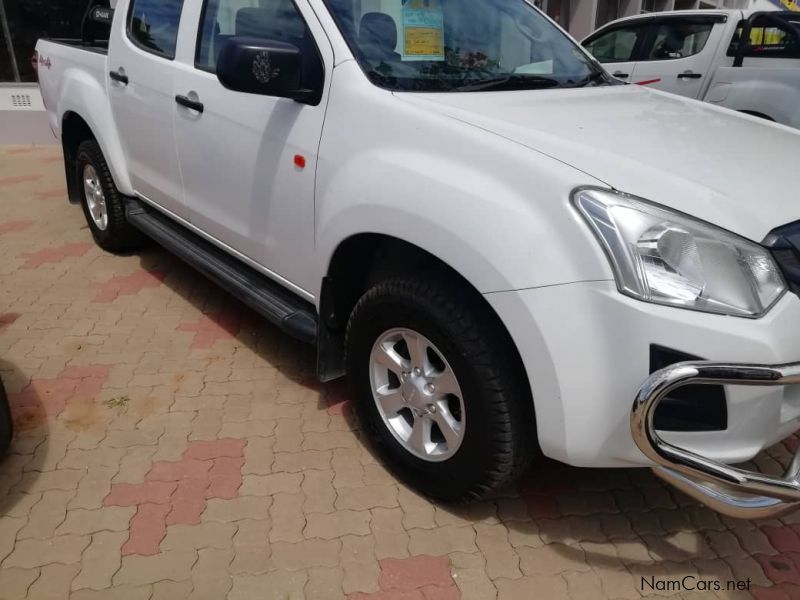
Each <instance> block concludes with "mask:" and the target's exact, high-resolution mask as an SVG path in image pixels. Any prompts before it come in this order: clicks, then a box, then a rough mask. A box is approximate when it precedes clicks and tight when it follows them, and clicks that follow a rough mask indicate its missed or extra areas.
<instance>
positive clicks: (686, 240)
mask: <svg viewBox="0 0 800 600" xmlns="http://www.w3.org/2000/svg"><path fill="white" fill-rule="evenodd" d="M573 202H574V203H575V206H576V207H577V208H578V210H579V211H580V212H581V214H582V215H583V216H584V217H585V219H586V221H587V222H588V223H589V225H590V226H591V228H592V230H593V231H594V233H595V235H596V236H597V238H598V240H600V243H601V244H602V245H603V248H604V250H605V252H606V254H607V255H608V258H609V260H610V262H611V267H612V269H613V271H614V276H615V278H616V280H617V287H618V288H619V290H620V291H621V292H622V293H623V294H627V295H629V296H632V297H634V298H638V299H640V300H644V301H645V302H654V303H657V304H668V305H670V306H678V307H681V308H688V309H692V310H699V311H704V312H711V313H721V314H726V315H733V316H737V317H758V316H761V315H763V314H764V313H765V312H766V311H767V310H769V309H770V307H771V306H772V305H773V304H775V302H777V301H778V299H779V298H780V297H781V295H782V294H783V293H784V292H785V291H786V284H785V283H784V280H783V276H782V275H781V273H780V271H779V270H778V267H777V265H776V264H775V262H774V261H773V260H772V256H771V255H770V253H769V252H768V251H767V250H766V249H764V248H762V247H761V246H759V245H758V244H755V243H753V242H750V241H748V240H746V239H744V238H741V237H739V236H737V235H734V234H732V233H730V232H728V231H725V230H724V229H720V228H718V227H714V226H713V225H709V224H708V223H704V222H702V221H697V220H695V219H692V218H690V217H688V216H686V215H683V214H680V213H676V212H673V211H671V210H668V209H666V208H663V207H661V206H657V205H655V204H651V203H649V202H644V201H642V200H637V199H635V198H631V197H630V196H625V195H622V194H618V193H615V192H611V191H603V190H596V189H582V190H578V191H576V192H575V194H574V195H573Z"/></svg>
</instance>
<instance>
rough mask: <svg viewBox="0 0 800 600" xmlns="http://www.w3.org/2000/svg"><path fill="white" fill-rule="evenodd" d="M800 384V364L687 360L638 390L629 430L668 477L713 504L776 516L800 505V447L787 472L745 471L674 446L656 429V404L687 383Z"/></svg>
mask: <svg viewBox="0 0 800 600" xmlns="http://www.w3.org/2000/svg"><path fill="white" fill-rule="evenodd" d="M698 383H699V384H733V385H791V384H800V363H792V364H786V365H775V366H766V365H744V364H727V363H715V362H705V361H697V362H683V363H677V364H675V365H672V366H669V367H666V368H664V369H661V370H660V371H656V372H655V373H653V374H652V375H651V376H650V377H649V378H648V379H647V380H646V381H645V382H644V384H642V387H641V388H640V389H639V393H638V394H637V395H636V400H635V401H634V403H633V410H632V411H631V434H632V435H633V441H634V442H635V443H636V445H637V446H638V447H639V450H641V451H642V453H643V454H644V455H645V456H647V458H649V459H650V460H652V461H653V462H654V463H656V465H657V466H655V467H653V472H654V473H655V474H656V475H658V476H659V477H660V478H661V479H663V480H664V481H666V482H668V483H670V484H672V485H674V486H675V487H677V488H678V489H680V490H681V491H683V492H684V493H686V494H688V495H689V496H692V497H693V498H696V499H697V500H699V501H700V502H702V503H703V504H706V505H708V506H710V507H711V508H713V509H715V510H717V511H719V512H721V513H723V514H726V515H729V516H732V517H738V518H762V517H775V516H779V515H782V514H785V513H787V512H791V511H794V510H797V509H799V508H800V449H798V451H797V453H796V454H795V456H794V458H793V459H792V462H791V464H790V465H789V468H788V470H787V471H786V473H785V474H784V476H783V477H773V476H770V475H763V474H761V473H757V472H754V471H745V470H744V469H738V468H736V467H731V466H729V465H725V464H722V463H720V462H717V461H714V460H710V459H708V458H704V457H703V456H700V455H699V454H695V453H694V452H690V451H689V450H684V449H682V448H678V447H677V446H673V445H672V444H669V443H668V442H666V441H664V440H663V439H662V438H661V437H660V436H659V435H658V432H657V431H656V430H655V427H654V422H653V417H654V415H655V412H656V407H657V406H658V403H659V402H661V400H662V399H663V398H665V397H666V396H667V394H669V393H670V392H672V391H673V390H675V389H677V388H679V387H683V386H685V385H689V384H698Z"/></svg>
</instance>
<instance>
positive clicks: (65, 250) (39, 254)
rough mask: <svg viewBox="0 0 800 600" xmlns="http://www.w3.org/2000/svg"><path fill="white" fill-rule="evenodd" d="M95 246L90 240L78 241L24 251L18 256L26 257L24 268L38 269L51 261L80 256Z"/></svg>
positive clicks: (57, 261) (56, 261) (55, 261)
mask: <svg viewBox="0 0 800 600" xmlns="http://www.w3.org/2000/svg"><path fill="white" fill-rule="evenodd" d="M93 247H94V246H93V245H92V244H89V243H88V242H76V243H73V244H64V245H63V246H55V247H51V248H44V249H42V250H38V251H36V252H23V253H22V254H20V255H19V257H18V258H24V259H25V262H24V263H23V264H22V267H21V268H23V269H36V268H38V267H41V266H42V265H46V264H49V263H59V262H61V261H62V260H65V259H67V258H78V257H80V256H83V255H84V254H86V253H87V252H88V251H89V250H91V249H92V248H93Z"/></svg>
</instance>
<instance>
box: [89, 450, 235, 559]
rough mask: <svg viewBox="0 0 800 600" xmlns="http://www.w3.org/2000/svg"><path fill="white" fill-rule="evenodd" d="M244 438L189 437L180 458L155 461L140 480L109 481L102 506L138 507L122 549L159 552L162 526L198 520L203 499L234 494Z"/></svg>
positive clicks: (190, 522)
mask: <svg viewBox="0 0 800 600" xmlns="http://www.w3.org/2000/svg"><path fill="white" fill-rule="evenodd" d="M245 444H246V441H245V440H241V439H232V438H226V439H219V440H213V441H197V442H191V443H190V444H189V446H188V448H187V449H186V451H185V452H184V453H183V457H182V458H181V459H180V460H178V461H155V462H154V463H153V464H152V465H151V466H150V470H149V471H148V472H147V473H146V474H145V477H144V481H143V482H142V483H139V484H130V483H119V484H114V485H112V486H111V491H110V492H109V494H108V496H106V498H105V500H104V501H103V505H104V506H136V507H137V510H136V514H135V515H134V517H133V518H132V519H131V522H130V537H129V538H128V541H127V542H126V543H125V545H124V546H123V547H122V554H123V555H124V556H127V555H129V554H142V555H152V554H158V553H159V550H160V544H161V541H162V539H163V538H164V536H165V535H166V533H167V526H169V525H197V524H199V523H200V517H201V515H202V513H203V511H204V510H205V508H206V500H211V499H214V498H218V499H225V500H232V499H234V498H235V497H236V496H237V495H238V491H239V487H240V486H241V485H242V471H241V470H242V466H243V465H244V458H243V455H244V448H245ZM198 457H199V458H198Z"/></svg>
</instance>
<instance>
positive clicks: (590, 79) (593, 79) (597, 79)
mask: <svg viewBox="0 0 800 600" xmlns="http://www.w3.org/2000/svg"><path fill="white" fill-rule="evenodd" d="M590 83H596V84H600V83H609V81H608V79H607V78H606V73H605V71H595V72H594V73H592V74H591V75H589V76H587V77H584V78H583V79H581V80H580V81H579V82H578V83H576V84H575V87H586V86H587V85H589V84H590Z"/></svg>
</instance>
